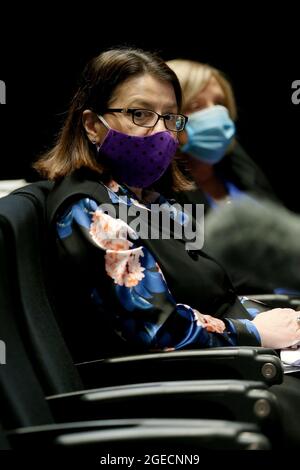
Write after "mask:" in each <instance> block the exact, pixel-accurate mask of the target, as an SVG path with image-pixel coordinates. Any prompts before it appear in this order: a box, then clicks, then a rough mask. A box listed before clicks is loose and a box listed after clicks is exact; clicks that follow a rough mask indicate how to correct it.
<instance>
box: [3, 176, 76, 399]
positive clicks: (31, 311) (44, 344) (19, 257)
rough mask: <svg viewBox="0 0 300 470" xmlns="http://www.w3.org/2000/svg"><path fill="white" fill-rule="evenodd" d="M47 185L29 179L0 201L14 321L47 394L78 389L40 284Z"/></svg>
mask: <svg viewBox="0 0 300 470" xmlns="http://www.w3.org/2000/svg"><path fill="white" fill-rule="evenodd" d="M50 188H51V184H50V183H47V182H41V183H34V184H32V185H30V186H27V187H25V188H22V189H19V190H17V191H15V192H14V193H13V194H11V195H9V196H7V197H5V198H2V199H1V200H0V220H1V226H6V228H7V230H6V231H9V232H10V235H9V237H8V239H9V243H8V246H9V248H8V250H9V252H8V253H7V256H8V261H9V263H11V264H12V259H14V262H15V267H16V270H15V273H14V276H15V284H16V290H17V292H16V295H17V296H18V297H19V299H20V308H19V309H18V311H17V321H18V324H19V327H20V328H21V331H22V339H23V340H24V344H25V346H26V349H27V351H28V354H29V357H30V359H31V362H32V363H33V364H34V365H35V367H36V372H37V375H38V377H39V380H40V382H41V384H42V386H43V389H44V391H45V393H46V394H53V393H64V392H69V391H72V390H79V389H81V388H82V383H81V380H80V377H79V374H78V373H77V370H76V368H75V366H74V365H73V361H72V358H71V355H70V353H69V350H68V349H67V347H66V344H65V342H64V339H63V337H62V334H61V331H60V329H59V327H58V325H57V322H56V320H55V317H54V314H53V310H52V307H51V305H50V302H49V297H48V293H47V291H46V286H45V278H44V276H45V270H44V260H43V252H44V251H45V244H46V238H45V235H46V233H45V232H46V231H45V229H44V227H45V226H44V207H45V198H46V195H47V192H48V191H49V190H50ZM25 193H26V194H25Z"/></svg>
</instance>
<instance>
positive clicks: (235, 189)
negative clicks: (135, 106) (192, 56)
mask: <svg viewBox="0 0 300 470" xmlns="http://www.w3.org/2000/svg"><path fill="white" fill-rule="evenodd" d="M167 64H168V65H169V67H170V68H171V69H172V70H173V71H174V72H175V73H176V75H177V77H178V78H179V81H180V84H181V87H182V91H183V107H182V111H183V113H185V114H186V115H188V117H189V120H188V123H187V126H186V129H185V131H184V132H182V133H181V134H180V136H179V139H180V143H181V146H180V150H179V151H178V153H177V155H178V157H179V160H180V161H181V162H182V167H183V171H185V172H187V173H188V175H189V176H190V178H191V179H192V181H193V182H194V183H195V189H194V190H192V191H183V192H181V193H180V194H175V197H176V199H177V200H179V202H181V203H187V202H195V203H203V204H205V208H206V210H208V209H210V208H211V207H215V206H216V205H217V204H218V203H219V202H220V201H226V200H228V201H230V200H232V199H234V198H238V197H240V196H241V195H244V194H245V193H248V194H249V195H253V196H254V197H258V198H269V199H274V200H276V201H277V199H276V197H275V195H274V193H273V191H272V188H271V186H270V184H269V182H268V180H267V178H266V177H265V175H264V174H263V172H262V171H261V169H260V168H259V167H258V166H257V165H256V163H254V161H253V160H252V159H251V158H250V157H249V156H248V155H247V153H246V152H245V151H244V150H243V148H242V147H241V145H240V144H239V143H238V142H237V140H236V138H235V132H236V127H235V121H236V119H237V106H236V102H235V97H234V93H233V90H232V87H231V85H230V83H229V81H228V80H227V78H226V77H225V75H224V74H223V73H222V72H221V71H220V70H218V69H216V68H214V67H211V66H210V65H207V64H202V63H200V62H194V61H190V60H181V59H175V60H170V61H168V62H167ZM277 202H278V201H277Z"/></svg>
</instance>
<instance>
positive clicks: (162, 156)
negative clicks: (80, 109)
mask: <svg viewBox="0 0 300 470" xmlns="http://www.w3.org/2000/svg"><path fill="white" fill-rule="evenodd" d="M99 118H100V119H101V121H102V122H103V124H105V126H107V123H106V121H105V120H104V119H103V118H102V116H99ZM107 127H108V126H107ZM108 129H109V131H108V133H107V134H106V137H105V139H104V141H103V142H102V144H101V145H100V146H99V147H98V148H97V150H98V154H99V155H101V157H104V159H105V160H106V163H107V165H108V166H109V168H110V169H111V171H112V174H113V176H114V177H115V179H116V180H117V181H118V182H119V183H125V184H128V185H129V186H134V187H136V188H146V187H148V186H151V184H152V183H154V182H155V181H157V180H158V179H159V178H160V177H161V175H162V174H163V173H164V172H165V171H166V169H167V168H168V166H169V165H170V163H171V160H172V158H173V157H174V155H175V152H176V148H177V146H178V141H177V140H175V139H174V137H173V136H172V135H171V134H170V133H169V132H168V131H162V132H157V133H156V134H151V135H148V136H144V137H140V136H133V135H128V134H124V133H123V132H119V131H116V130H114V129H111V128H109V127H108Z"/></svg>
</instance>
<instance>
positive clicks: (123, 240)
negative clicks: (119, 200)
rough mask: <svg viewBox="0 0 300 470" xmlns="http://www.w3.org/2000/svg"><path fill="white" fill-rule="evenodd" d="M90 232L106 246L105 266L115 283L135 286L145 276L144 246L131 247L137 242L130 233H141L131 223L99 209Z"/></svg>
mask: <svg viewBox="0 0 300 470" xmlns="http://www.w3.org/2000/svg"><path fill="white" fill-rule="evenodd" d="M90 235H91V237H92V240H93V241H94V243H95V244H96V245H98V246H100V248H102V249H104V250H106V253H105V269H106V272H107V274H108V275H109V276H110V277H111V278H112V279H113V280H114V282H115V284H118V285H119V286H125V287H134V286H136V285H137V284H138V283H139V282H140V281H141V280H142V279H143V278H144V276H145V275H144V273H143V271H144V270H145V268H143V267H142V266H141V263H140V257H141V256H144V253H143V249H142V247H138V248H133V249H130V248H131V247H132V246H133V243H132V242H131V241H130V240H128V239H127V237H128V236H132V237H133V238H137V236H136V233H135V231H134V230H133V229H131V228H130V227H129V225H127V224H126V223H125V222H123V221H122V220H120V219H114V218H113V217H111V216H109V215H108V214H104V212H101V211H100V210H97V211H96V212H95V213H94V215H93V222H92V224H91V227H90Z"/></svg>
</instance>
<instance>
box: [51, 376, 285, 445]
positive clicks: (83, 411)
mask: <svg viewBox="0 0 300 470" xmlns="http://www.w3.org/2000/svg"><path fill="white" fill-rule="evenodd" d="M47 400H48V404H49V406H50V408H51V412H52V414H53V416H54V418H55V420H56V421H59V422H61V421H63V422H65V421H81V420H91V419H100V418H102V419H109V418H111V419H116V418H122V419H134V418H138V419H139V418H143V417H144V418H151V417H156V418H161V419H162V418H180V419H188V418H197V419H229V420H233V421H243V422H253V423H256V424H258V425H259V426H260V427H261V428H262V430H263V431H264V432H265V433H266V434H267V435H268V436H269V437H272V441H274V439H277V440H278V441H279V438H280V437H281V434H280V432H281V425H280V419H279V413H278V405H277V402H276V399H275V397H274V395H273V394H272V393H271V392H270V391H269V389H268V387H267V385H266V384H264V383H263V382H252V381H246V380H193V381H178V382H176V381H173V382H153V383H147V384H135V385H133V384H132V385H124V386H115V387H107V388H101V389H98V390H94V391H89V392H85V391H84V392H75V393H68V394H63V395H59V396H51V397H48V398H47Z"/></svg>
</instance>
